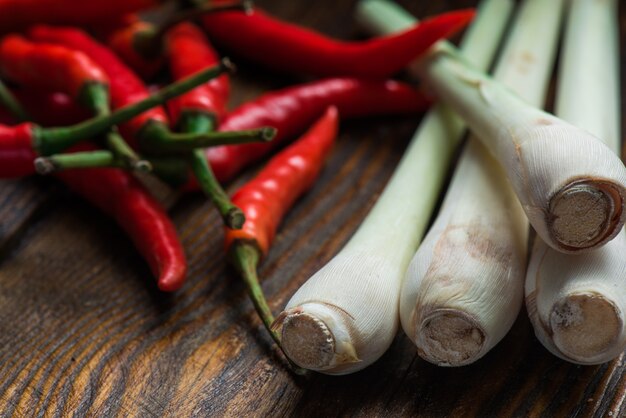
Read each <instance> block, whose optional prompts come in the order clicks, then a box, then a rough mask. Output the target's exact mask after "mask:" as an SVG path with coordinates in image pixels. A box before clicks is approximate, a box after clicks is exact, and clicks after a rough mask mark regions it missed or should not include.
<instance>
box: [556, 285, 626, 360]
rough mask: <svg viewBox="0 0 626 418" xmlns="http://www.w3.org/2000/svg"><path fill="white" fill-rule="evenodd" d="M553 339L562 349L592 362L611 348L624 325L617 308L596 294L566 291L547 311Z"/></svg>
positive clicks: (564, 353)
mask: <svg viewBox="0 0 626 418" xmlns="http://www.w3.org/2000/svg"><path fill="white" fill-rule="evenodd" d="M550 327H551V329H552V333H553V335H552V340H553V342H554V344H555V345H556V347H557V348H558V349H559V350H560V351H561V353H562V354H563V355H565V356H567V357H569V358H571V359H572V360H576V361H579V362H581V363H594V362H596V361H597V359H598V358H602V355H603V354H604V353H606V352H607V351H609V350H611V349H613V348H614V346H615V344H616V342H617V340H618V339H619V337H620V335H621V331H622V327H623V322H622V315H621V312H620V310H619V308H618V307H617V306H616V305H615V304H614V303H613V302H612V301H610V300H608V299H607V298H605V297H604V296H602V295H597V294H575V295H569V296H567V297H566V298H564V299H563V300H561V301H560V302H558V303H557V304H555V306H554V308H553V309H552V312H551V314H550Z"/></svg>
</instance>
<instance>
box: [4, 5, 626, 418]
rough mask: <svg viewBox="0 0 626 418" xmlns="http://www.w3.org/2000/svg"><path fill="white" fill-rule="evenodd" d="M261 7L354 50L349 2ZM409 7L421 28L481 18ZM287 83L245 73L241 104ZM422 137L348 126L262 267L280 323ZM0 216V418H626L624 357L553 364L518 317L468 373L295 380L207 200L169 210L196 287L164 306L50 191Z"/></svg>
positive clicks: (102, 235)
mask: <svg viewBox="0 0 626 418" xmlns="http://www.w3.org/2000/svg"><path fill="white" fill-rule="evenodd" d="M262 3H264V4H265V5H267V8H268V9H269V10H270V11H271V12H273V13H275V14H277V15H280V16H282V17H284V18H286V19H289V20H292V21H296V22H300V23H303V24H305V25H308V26H310V27H314V28H317V29H320V30H323V31H325V32H327V33H331V34H333V35H335V36H338V37H343V38H351V37H355V36H359V33H358V31H357V30H356V28H355V27H354V26H353V25H348V24H346V22H350V21H351V20H350V17H351V13H352V5H353V3H354V1H352V0H345V1H337V0H335V1H333V2H315V3H310V2H289V1H280V2H269V1H266V2H262ZM403 3H404V4H405V5H407V6H409V7H410V8H411V9H412V10H413V11H414V12H418V14H419V15H421V16H424V15H427V14H432V13H436V12H439V11H442V10H444V9H448V8H452V7H461V6H467V5H470V4H473V3H474V2H471V1H442V2H421V3H422V4H416V3H415V2H408V1H405V2H403ZM426 3H430V4H426ZM620 16H621V18H622V30H623V33H622V39H625V38H626V37H625V36H624V28H625V27H626V13H625V12H624V11H623V10H622V12H621V15H620ZM624 73H625V74H626V71H625V72H624ZM294 81H297V79H296V78H291V77H277V76H275V75H272V74H269V73H268V72H265V71H263V70H262V69H258V68H255V67H250V66H243V65H242V66H241V71H240V73H239V74H238V75H237V79H236V83H235V86H234V90H235V92H236V94H235V96H234V98H233V104H236V103H239V102H241V101H244V100H247V99H250V98H252V97H255V96H256V95H258V94H259V93H260V92H261V91H263V90H265V89H269V88H277V87H280V86H283V85H286V84H289V83H292V82H294ZM416 125H417V121H416V120H411V119H410V118H385V119H378V120H368V121H359V122H343V123H342V130H341V137H340V139H339V141H338V144H337V147H336V149H335V150H334V151H333V154H332V155H331V158H330V160H329V162H328V164H327V167H326V169H325V170H324V172H323V173H322V176H321V178H320V181H319V182H318V183H317V184H316V185H315V187H314V188H313V189H312V190H311V192H310V193H309V194H307V195H306V196H305V197H304V198H303V199H301V200H300V201H299V202H298V203H297V205H296V207H295V208H294V210H293V211H292V212H291V213H290V214H289V215H288V216H287V218H286V219H285V222H284V224H283V226H282V230H281V232H280V233H279V234H278V236H277V239H276V242H275V244H274V247H273V249H272V252H271V253H270V255H269V257H268V258H267V260H265V262H264V263H263V265H262V267H261V270H260V274H261V276H262V277H263V278H264V281H263V288H264V290H265V291H266V293H267V295H268V298H269V299H270V304H271V306H272V308H273V310H274V311H276V312H277V311H279V310H280V309H281V308H282V307H283V306H284V304H285V303H286V301H287V300H288V299H289V297H290V296H291V295H292V294H293V292H294V291H295V290H296V289H297V287H298V286H299V285H300V284H302V283H303V282H304V281H305V280H306V278H308V277H309V276H310V275H311V274H312V273H313V272H315V271H316V270H317V269H318V268H319V267H320V266H322V265H323V264H324V263H325V262H326V261H327V260H329V259H330V258H331V257H332V256H333V255H334V254H335V253H336V252H337V251H338V250H339V249H340V248H341V246H342V245H343V244H344V243H345V242H346V240H347V239H348V238H349V237H350V235H351V234H352V233H353V231H354V230H355V229H356V228H357V227H358V225H359V223H360V221H361V220H362V219H363V218H364V216H365V215H366V214H367V212H368V210H369V208H370V207H371V206H372V204H373V203H374V202H375V200H376V198H377V196H378V195H379V193H380V192H381V191H382V189H383V187H384V185H385V182H386V181H387V179H388V178H389V176H390V175H391V173H392V171H393V169H394V167H395V165H396V163H397V162H398V160H399V158H400V157H401V154H402V151H403V149H404V147H405V146H406V144H407V143H408V140H409V139H410V137H411V135H412V132H413V131H414V129H415V127H416ZM248 176H250V172H249V173H247V174H246V175H244V176H243V177H242V178H241V179H239V180H238V181H236V182H235V183H234V184H233V185H231V189H234V188H236V187H237V185H238V184H240V183H241V182H242V181H243V179H244V178H245V177H248ZM50 199H52V200H50ZM61 200H62V201H61ZM55 201H56V203H54V204H50V202H55ZM0 203H1V204H0V219H1V220H2V224H0V225H1V226H0V243H5V245H6V247H7V248H8V249H9V250H10V251H5V252H4V255H3V258H2V261H1V264H0V415H2V416H29V417H30V416H98V417H100V416H177V417H178V416H222V415H224V416H293V415H301V416H359V417H370V416H424V417H442V416H455V417H456V416H479V417H496V416H497V417H500V416H520V417H521V416H533V417H535V416H536V417H543V416H545V417H553V416H598V417H600V416H624V415H625V414H626V408H625V406H624V397H625V394H626V380H625V378H624V375H625V374H624V372H625V370H624V367H625V366H624V365H623V364H622V362H623V356H622V357H620V358H619V359H617V360H615V361H613V362H611V363H608V364H604V365H600V366H595V367H581V366H575V365H571V364H568V363H566V362H563V361H561V360H559V359H557V358H555V357H553V356H551V355H550V354H549V353H548V352H547V351H546V350H545V349H543V347H542V346H541V345H540V344H539V343H538V342H537V340H536V339H535V338H534V336H533V331H532V327H531V326H530V324H529V322H528V320H527V318H526V314H525V312H522V313H521V314H520V316H519V318H518V320H517V322H516V324H515V326H514V328H513V329H512V331H511V332H510V333H509V335H508V336H507V337H506V338H505V339H504V340H503V341H502V342H501V343H500V344H499V345H498V346H497V347H496V348H495V349H494V350H493V351H492V352H491V353H489V354H488V355H487V356H486V357H485V358H483V359H481V360H480V361H478V362H477V363H475V364H473V365H471V366H467V367H463V368H457V369H445V368H438V367H435V366H433V365H430V364H428V363H426V362H424V361H423V360H421V359H419V357H418V356H417V355H416V351H415V349H414V347H413V345H412V344H411V343H410V342H409V341H408V340H407V339H406V337H404V335H398V337H397V338H396V340H395V341H394V343H393V345H392V347H391V348H390V350H389V351H388V352H387V353H386V354H385V355H384V356H383V358H382V359H381V360H379V361H378V362H377V363H375V364H374V365H372V366H371V367H369V368H367V369H366V370H363V371H361V372H359V373H356V374H354V375H350V376H342V377H329V376H323V375H313V376H311V377H310V378H309V379H303V378H298V377H294V376H293V375H291V374H290V373H288V372H287V371H286V369H285V368H284V367H283V366H284V364H283V361H282V359H281V357H280V356H279V355H278V353H277V352H276V350H275V348H274V347H273V346H272V344H271V340H270V339H269V338H268V336H267V335H266V333H265V331H264V329H263V328H262V326H261V324H260V321H259V320H258V319H257V318H256V316H255V314H254V311H253V309H252V305H251V303H250V302H249V301H248V300H247V297H246V294H245V291H244V288H243V286H242V285H241V283H239V281H238V279H237V277H236V275H235V274H234V273H233V271H232V270H231V269H229V268H228V267H227V266H226V264H225V261H224V257H223V255H222V231H221V227H220V222H219V218H218V216H217V215H216V214H215V211H214V210H213V209H212V208H211V206H210V204H208V203H207V202H205V201H204V200H203V199H202V198H201V197H200V196H188V197H184V198H183V199H182V200H180V201H179V202H178V203H177V204H176V205H175V206H174V207H173V209H172V210H171V215H172V218H173V220H174V222H175V224H176V226H177V228H178V230H179V231H180V234H181V239H182V241H183V243H184V245H185V248H186V251H187V254H188V258H189V263H190V273H189V282H188V283H187V284H186V285H185V287H184V288H183V289H182V290H181V291H180V292H178V293H176V294H174V295H163V294H160V293H159V292H158V291H157V290H156V286H155V284H154V280H153V278H152V276H151V274H150V272H149V270H148V268H147V267H146V266H145V265H144V264H143V263H142V262H141V259H140V257H139V256H138V254H137V253H136V251H135V250H134V249H133V248H132V245H131V244H130V243H129V242H128V241H127V240H126V238H125V237H124V235H123V233H122V232H121V231H120V230H119V229H118V228H117V227H116V226H115V225H114V224H113V222H112V221H111V220H109V219H106V218H105V217H104V216H103V215H102V214H100V213H98V212H97V211H95V210H94V209H93V208H91V207H90V206H88V205H87V204H86V203H84V202H82V201H81V200H80V199H79V198H77V197H75V196H73V195H71V194H69V193H67V192H66V191H63V189H62V187H58V186H56V185H55V183H54V182H53V181H49V180H43V181H41V180H23V181H11V182H3V183H2V184H1V185H0Z"/></svg>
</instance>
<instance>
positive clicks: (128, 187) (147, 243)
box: [56, 168, 187, 292]
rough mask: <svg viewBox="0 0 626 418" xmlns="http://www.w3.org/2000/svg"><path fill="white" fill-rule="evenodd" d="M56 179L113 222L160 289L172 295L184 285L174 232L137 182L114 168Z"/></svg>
mask: <svg viewBox="0 0 626 418" xmlns="http://www.w3.org/2000/svg"><path fill="white" fill-rule="evenodd" d="M56 176H57V177H58V178H60V179H61V180H62V181H63V182H64V183H65V184H66V185H68V186H69V187H70V188H71V189H72V190H74V191H75V192H77V193H78V194H80V195H81V196H82V197H84V198H85V199H87V200H88V201H89V202H91V203H92V204H93V205H94V206H96V207H98V208H99V209H100V210H102V211H103V212H104V213H106V214H107V215H109V216H111V217H112V218H114V219H115V221H116V222H117V223H118V224H119V225H120V226H121V227H122V229H123V230H124V231H125V232H126V234H127V235H128V236H129V237H130V238H131V240H132V241H133V243H134V244H135V247H136V248H137V250H138V251H139V253H141V255H142V256H143V257H144V259H145V260H146V261H147V263H148V265H149V266H150V269H151V270H152V272H153V274H154V275H155V276H156V277H157V278H158V282H157V284H158V287H159V289H160V290H162V291H165V292H172V291H175V290H177V289H179V288H180V287H181V286H182V285H183V284H184V281H185V276H186V273H187V263H186V260H185V254H184V251H183V248H182V246H181V244H180V241H179V240H178V237H177V234H176V229H175V227H174V225H173V224H172V222H171V221H170V219H169V218H168V216H167V213H166V212H165V210H164V209H163V208H162V207H161V205H160V204H159V203H158V202H157V201H156V200H155V199H154V198H153V197H152V196H151V195H150V193H149V192H148V191H147V190H146V189H145V188H144V187H143V185H142V184H141V183H139V181H138V180H136V179H135V178H134V177H133V176H132V175H130V174H128V173H126V172H124V171H122V170H119V169H114V168H92V169H78V170H71V171H61V172H59V173H57V174H56Z"/></svg>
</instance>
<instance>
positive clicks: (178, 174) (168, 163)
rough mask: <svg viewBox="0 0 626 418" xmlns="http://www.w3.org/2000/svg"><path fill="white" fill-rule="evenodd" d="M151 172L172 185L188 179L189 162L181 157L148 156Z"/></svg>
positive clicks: (185, 181)
mask: <svg viewBox="0 0 626 418" xmlns="http://www.w3.org/2000/svg"><path fill="white" fill-rule="evenodd" d="M150 164H151V165H152V173H153V174H155V175H156V176H157V177H158V178H160V179H161V180H163V181H164V182H166V183H167V184H169V185H170V186H172V187H178V186H180V185H182V184H185V183H187V182H188V181H189V164H188V162H187V161H185V160H184V159H182V158H171V157H170V158H168V157H165V158H160V157H155V158H150Z"/></svg>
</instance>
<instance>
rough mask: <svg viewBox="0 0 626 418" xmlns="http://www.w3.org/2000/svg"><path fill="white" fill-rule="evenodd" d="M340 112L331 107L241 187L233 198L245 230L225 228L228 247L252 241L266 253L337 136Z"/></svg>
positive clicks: (317, 173)
mask: <svg viewBox="0 0 626 418" xmlns="http://www.w3.org/2000/svg"><path fill="white" fill-rule="evenodd" d="M337 124H338V112H337V108H335V107H330V108H328V110H326V112H325V113H324V115H323V116H322V118H321V119H319V120H318V121H317V122H316V123H315V125H313V127H311V128H310V129H309V130H308V131H307V132H306V133H305V134H304V135H303V136H302V137H301V138H300V139H298V140H297V141H296V142H294V143H293V144H291V145H290V146H289V147H287V148H285V149H284V150H283V151H281V152H280V153H279V154H277V155H276V156H275V157H273V158H272V159H271V160H270V161H269V163H267V165H266V166H265V167H264V168H263V170H261V172H259V174H258V175H257V176H256V177H255V178H254V179H252V180H251V181H250V182H248V183H246V184H245V185H244V186H243V187H242V188H240V189H239V190H238V191H237V192H236V193H235V195H234V196H233V198H232V200H233V203H235V204H236V205H237V206H239V207H240V208H241V209H242V210H243V212H244V214H245V215H246V223H245V224H244V226H243V229H240V230H237V231H235V230H232V229H228V228H226V248H227V249H230V248H231V246H232V245H233V243H235V242H238V241H240V242H243V243H250V244H253V245H254V246H255V247H256V248H257V249H258V250H259V251H260V253H261V255H263V256H266V255H267V253H268V251H269V247H270V245H271V243H272V240H273V239H274V235H275V234H276V230H277V229H278V225H279V224H280V221H281V220H282V218H283V216H284V215H285V212H287V210H288V209H289V208H290V207H291V206H292V205H293V203H294V202H295V201H296V199H297V198H298V197H300V195H302V194H303V193H304V192H305V191H306V190H308V189H309V188H310V187H311V186H312V185H313V182H314V181H315V179H316V178H317V176H318V175H319V172H320V170H321V168H322V165H323V163H324V160H325V159H326V156H327V155H328V153H329V152H330V150H331V148H332V146H333V143H334V140H335V137H336V136H337Z"/></svg>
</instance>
